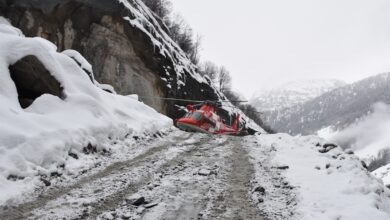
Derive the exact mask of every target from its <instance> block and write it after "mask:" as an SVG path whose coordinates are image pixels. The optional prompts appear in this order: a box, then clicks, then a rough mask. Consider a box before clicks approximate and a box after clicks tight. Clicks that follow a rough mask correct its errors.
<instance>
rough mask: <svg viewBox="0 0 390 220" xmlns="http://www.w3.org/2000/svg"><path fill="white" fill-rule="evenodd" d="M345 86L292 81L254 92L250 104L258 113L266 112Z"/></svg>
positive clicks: (334, 82)
mask: <svg viewBox="0 0 390 220" xmlns="http://www.w3.org/2000/svg"><path fill="white" fill-rule="evenodd" d="M344 85H346V83H344V82H343V81H340V80H332V79H324V80H304V81H294V82H289V83H286V84H283V85H281V86H278V87H277V88H273V89H269V90H260V91H258V92H256V93H255V94H254V95H253V96H252V98H251V100H250V102H251V104H252V105H253V106H255V107H256V108H257V109H258V110H259V111H262V112H268V111H276V110H280V109H283V108H288V107H291V106H294V105H298V104H302V103H304V102H306V101H309V100H311V99H313V98H315V97H317V96H320V95H322V94H323V93H325V92H328V91H331V90H333V89H335V88H338V87H341V86H344Z"/></svg>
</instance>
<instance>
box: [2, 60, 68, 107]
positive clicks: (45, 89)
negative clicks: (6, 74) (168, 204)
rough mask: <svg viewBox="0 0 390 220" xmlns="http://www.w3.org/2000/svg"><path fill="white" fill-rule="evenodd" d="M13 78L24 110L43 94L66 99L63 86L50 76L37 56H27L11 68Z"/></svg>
mask: <svg viewBox="0 0 390 220" xmlns="http://www.w3.org/2000/svg"><path fill="white" fill-rule="evenodd" d="M9 70H10V73H11V78H12V80H13V81H14V83H15V86H16V89H17V91H18V98H19V103H20V106H21V107H22V108H27V107H29V106H30V105H31V104H32V103H33V102H34V100H35V99H37V98H38V97H39V96H41V95H43V94H51V95H54V96H57V97H59V98H61V99H64V97H65V96H64V93H63V88H62V87H61V84H60V83H59V82H58V81H57V80H56V79H55V78H54V77H53V76H52V75H51V74H50V72H49V71H48V70H47V69H46V68H45V66H44V65H43V64H42V63H41V62H40V61H39V60H38V58H36V57H35V56H32V55H30V56H26V57H24V58H22V59H21V60H19V61H18V62H16V63H15V64H14V65H11V66H10V67H9Z"/></svg>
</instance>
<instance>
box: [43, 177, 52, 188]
mask: <svg viewBox="0 0 390 220" xmlns="http://www.w3.org/2000/svg"><path fill="white" fill-rule="evenodd" d="M41 181H42V182H43V184H45V186H50V185H51V182H50V181H49V180H47V179H44V178H41Z"/></svg>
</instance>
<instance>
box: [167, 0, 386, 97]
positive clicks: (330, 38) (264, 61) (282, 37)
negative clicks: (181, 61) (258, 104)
mask: <svg viewBox="0 0 390 220" xmlns="http://www.w3.org/2000/svg"><path fill="white" fill-rule="evenodd" d="M172 2H173V5H174V9H175V11H177V12H179V13H181V14H182V15H183V17H184V18H185V19H186V21H187V22H188V23H189V24H190V25H191V26H192V27H193V28H194V29H195V31H196V32H197V33H199V34H200V35H202V36H203V51H202V58H203V60H211V61H213V62H215V63H216V64H218V65H224V66H226V67H227V68H228V69H229V70H230V71H231V73H232V77H233V87H234V88H235V89H236V90H238V91H239V92H241V93H243V94H244V95H245V96H247V97H248V98H249V97H250V96H251V95H252V93H253V92H254V91H256V90H259V89H260V88H265V87H272V86H273V85H277V84H282V83H285V82H287V81H291V80H299V79H318V78H320V79H323V78H335V79H341V80H344V81H347V82H353V81H356V80H359V79H362V78H364V77H367V76H370V75H375V74H377V73H381V72H387V71H390V1H388V0H172Z"/></svg>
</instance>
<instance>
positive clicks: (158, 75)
mask: <svg viewBox="0 0 390 220" xmlns="http://www.w3.org/2000/svg"><path fill="white" fill-rule="evenodd" d="M129 4H130V5H131V7H132V10H129V8H126V7H125V6H124V5H123V4H121V3H119V1H100V0H88V1H87V0H42V1H34V3H31V1H30V0H18V1H7V0H0V15H1V16H4V17H7V18H9V19H10V21H11V23H12V24H13V25H14V26H16V27H18V28H20V29H21V30H22V31H23V32H24V34H25V35H26V36H29V37H35V36H40V37H43V38H46V39H48V40H50V41H51V42H53V43H54V44H55V45H56V46H57V47H58V50H59V51H63V50H66V49H74V50H77V51H79V52H80V53H81V54H82V55H83V56H84V57H85V58H86V59H87V60H88V61H89V62H90V63H91V64H92V66H93V67H94V70H93V72H94V74H95V78H96V80H97V81H99V82H101V83H104V84H111V85H113V86H114V88H115V91H117V92H118V93H119V94H123V95H128V94H135V93H136V94H139V95H140V99H141V100H142V101H143V102H145V103H146V104H148V105H150V106H151V107H153V108H155V109H156V110H157V111H159V112H161V113H164V114H167V115H168V116H170V117H173V118H176V117H177V116H178V115H180V114H181V113H180V112H179V110H178V109H177V108H176V107H175V105H176V104H178V105H184V104H185V103H181V102H173V101H163V100H159V99H154V98H149V97H151V96H164V97H176V98H187V99H203V100H210V99H217V98H218V97H219V96H220V95H219V94H218V92H217V91H216V90H215V89H214V88H213V87H212V86H210V84H211V83H210V82H208V81H207V80H206V79H203V80H201V81H198V80H197V79H196V77H199V75H198V74H197V73H196V68H195V66H194V65H192V64H191V63H190V62H189V59H187V58H186V57H185V55H184V53H183V52H182V51H181V50H180V49H179V48H178V47H177V45H176V46H175V45H173V43H172V45H169V46H170V48H171V50H166V46H165V45H166V42H165V41H167V40H166V39H162V38H168V37H167V35H166V33H165V31H167V30H166V27H165V26H164V25H163V24H162V21H161V20H160V19H159V18H157V17H154V16H152V13H150V14H149V13H146V12H144V11H143V9H142V7H143V6H141V4H139V2H138V1H129ZM133 9H134V10H135V11H133ZM137 13H140V14H142V16H144V17H136V16H138V15H137ZM124 18H128V20H125V19H124ZM133 20H134V21H139V20H142V22H140V24H141V25H143V27H141V28H139V27H137V25H131V23H130V22H129V21H133ZM143 30H146V31H147V32H144V31H143ZM161 37H162V38H161ZM152 38H153V39H152ZM154 39H156V40H157V41H159V43H161V42H162V44H161V45H160V46H156V44H155V43H156V42H154ZM164 40H165V41H164ZM87 74H88V73H87ZM57 93H58V91H57ZM58 94H60V93H58Z"/></svg>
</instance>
